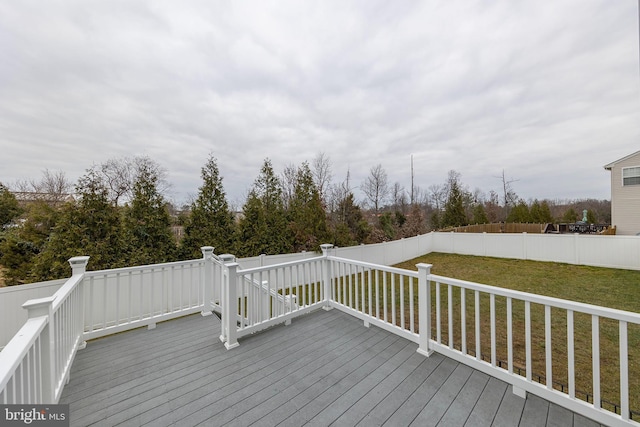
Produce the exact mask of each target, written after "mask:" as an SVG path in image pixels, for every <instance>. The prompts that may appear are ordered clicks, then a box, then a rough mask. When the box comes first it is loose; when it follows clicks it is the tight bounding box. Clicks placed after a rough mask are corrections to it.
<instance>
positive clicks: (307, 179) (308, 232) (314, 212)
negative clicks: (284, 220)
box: [289, 162, 329, 251]
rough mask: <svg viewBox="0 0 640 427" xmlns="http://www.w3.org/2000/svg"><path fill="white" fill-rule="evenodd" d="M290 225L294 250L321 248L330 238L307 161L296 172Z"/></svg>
mask: <svg viewBox="0 0 640 427" xmlns="http://www.w3.org/2000/svg"><path fill="white" fill-rule="evenodd" d="M289 227H290V229H291V232H292V233H293V250H294V251H303V250H307V251H309V250H319V248H320V245H321V244H323V243H326V242H327V241H328V240H329V232H328V228H327V218H326V214H325V211H324V208H323V207H322V201H321V200H320V193H319V192H318V189H317V187H316V185H315V183H314V181H313V175H312V174H311V170H310V169H309V164H308V163H306V162H305V163H303V164H302V166H301V167H300V168H299V169H298V172H297V174H296V182H295V186H294V192H293V197H292V199H291V202H290V207H289Z"/></svg>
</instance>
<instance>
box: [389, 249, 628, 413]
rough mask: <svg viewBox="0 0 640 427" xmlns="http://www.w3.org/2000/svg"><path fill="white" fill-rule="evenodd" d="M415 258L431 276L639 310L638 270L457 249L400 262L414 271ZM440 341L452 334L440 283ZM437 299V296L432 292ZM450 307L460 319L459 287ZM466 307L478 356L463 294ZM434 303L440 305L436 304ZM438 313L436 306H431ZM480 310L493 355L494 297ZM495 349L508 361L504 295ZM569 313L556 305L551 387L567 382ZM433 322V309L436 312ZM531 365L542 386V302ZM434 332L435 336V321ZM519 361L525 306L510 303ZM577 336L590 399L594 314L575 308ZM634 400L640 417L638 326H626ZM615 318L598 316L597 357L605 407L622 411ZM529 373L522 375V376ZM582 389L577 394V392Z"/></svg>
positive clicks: (579, 375) (578, 363)
mask: <svg viewBox="0 0 640 427" xmlns="http://www.w3.org/2000/svg"><path fill="white" fill-rule="evenodd" d="M418 263H428V264H433V268H432V270H431V271H432V273H433V274H437V275H440V276H447V277H452V278H456V279H462V280H468V281H472V282H477V283H481V284H486V285H491V286H498V287H502V288H508V289H514V290H519V291H523V292H530V293H534V294H539V295H546V296H551V297H555V298H561V299H567V300H572V301H579V302H583V303H587V304H594V305H599V306H605V307H610V308H615V309H620V310H626V311H633V312H636V313H640V271H632V270H617V269H608V268H597V267H587V266H576V265H569V264H557V263H548V262H536V261H523V260H513V259H502V258H489V257H475V256H465V255H455V254H443V253H430V254H428V255H425V256H422V257H419V258H416V259H413V260H410V261H407V262H403V263H401V264H398V265H396V267H400V268H405V269H410V270H416V267H415V265H416V264H418ZM442 287H443V289H442V292H441V303H442V309H443V313H442V318H443V324H442V342H443V343H444V344H448V342H449V341H448V339H449V337H448V336H447V335H448V333H447V330H448V325H447V311H446V310H447V307H448V302H447V291H446V286H444V285H443V286H442ZM432 296H433V299H434V300H435V293H434V291H433V290H432ZM452 299H453V304H452V311H453V316H454V319H460V316H461V311H460V300H461V295H460V292H459V290H456V291H455V292H454V294H453V298H452ZM465 301H466V307H467V315H466V331H467V333H466V337H467V343H468V344H467V348H468V353H470V354H474V349H475V336H474V334H475V330H474V327H473V325H474V310H475V307H474V304H475V302H474V295H473V292H466V293H465ZM433 304H435V302H433ZM434 311H435V310H434ZM480 312H481V324H482V327H481V332H480V341H481V352H482V354H483V357H487V356H490V354H491V347H490V339H491V335H490V326H489V325H490V318H489V315H488V313H489V297H488V296H487V295H483V296H482V297H481V299H480ZM496 313H497V315H496V317H497V319H496V325H497V326H496V330H497V333H496V346H497V358H498V359H499V360H503V361H506V360H507V349H506V347H507V345H506V342H507V338H506V299H505V298H501V297H496ZM565 313H566V312H565V311H564V310H558V309H552V312H551V316H552V322H551V323H552V337H553V339H552V349H553V350H552V354H553V357H552V359H553V382H554V387H555V388H557V389H562V388H563V387H565V390H566V384H568V374H567V365H568V363H567V356H566V355H567V319H566V314H565ZM433 316H434V317H433V320H435V314H434V315H433ZM531 316H532V364H533V378H534V379H536V378H537V376H540V381H541V382H543V383H545V381H546V380H545V379H544V374H545V362H544V355H545V339H544V307H543V306H541V305H537V304H532V308H531ZM459 324H460V321H459V320H457V321H456V322H455V323H454V325H457V326H456V328H454V331H453V341H454V345H455V346H456V347H458V348H459V345H460V343H461V331H460V327H459ZM433 328H434V329H433V330H432V336H433V337H435V325H434V326H433ZM513 331H514V333H513V335H514V365H516V366H520V367H521V368H523V371H524V367H525V337H524V335H525V333H524V303H520V302H516V301H514V304H513ZM574 333H575V372H576V375H575V377H576V396H577V397H578V398H580V399H583V400H587V399H588V397H586V396H585V393H592V383H593V381H592V355H591V317H590V316H587V315H582V314H578V313H576V315H575V317H574ZM628 340H629V382H630V390H629V398H630V407H631V410H632V411H634V414H633V419H635V420H638V419H640V375H639V372H640V371H639V369H640V326H639V325H629V328H628ZM618 341H619V340H618V323H617V322H612V321H608V320H603V319H600V348H601V351H600V358H601V363H600V365H601V367H600V369H601V398H602V399H603V400H604V401H605V402H603V407H604V408H606V409H608V410H612V411H614V410H615V411H617V412H618V413H619V407H618V408H616V407H615V406H614V405H616V404H618V403H619V402H620V393H619V381H620V379H619V372H620V371H619V363H618V358H619V357H618V354H619V344H618ZM522 375H524V372H523V374H522ZM579 392H580V393H579Z"/></svg>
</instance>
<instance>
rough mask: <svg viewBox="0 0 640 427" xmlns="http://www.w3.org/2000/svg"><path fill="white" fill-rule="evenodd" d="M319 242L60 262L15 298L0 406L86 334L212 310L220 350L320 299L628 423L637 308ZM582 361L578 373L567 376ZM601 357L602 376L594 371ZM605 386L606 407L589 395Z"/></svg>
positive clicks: (31, 396)
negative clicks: (179, 256)
mask: <svg viewBox="0 0 640 427" xmlns="http://www.w3.org/2000/svg"><path fill="white" fill-rule="evenodd" d="M330 247H331V246H330V245H323V254H322V256H317V257H313V258H305V259H302V260H298V261H293V262H287V263H282V264H277V265H269V266H262V267H256V268H250V269H244V270H243V269H241V268H240V265H239V264H237V263H236V262H235V258H234V257H233V256H232V255H226V256H225V255H221V256H220V257H219V258H218V257H216V256H215V255H213V248H211V247H207V248H203V255H204V256H203V259H201V260H192V261H184V262H178V263H168V264H158V265H153V266H141V267H132V268H125V269H116V270H106V271H99V272H85V271H84V266H85V265H86V262H87V258H86V257H78V258H74V259H72V260H70V262H71V263H72V267H73V270H74V271H73V276H72V277H71V278H70V279H69V280H68V281H67V282H66V283H65V284H64V285H63V286H62V287H61V288H60V289H59V291H58V292H56V294H55V295H54V296H53V297H50V298H43V299H39V300H32V301H29V302H27V303H26V304H25V305H24V306H25V308H27V309H28V310H29V320H28V321H27V323H26V324H25V325H24V326H23V327H22V329H21V330H20V331H19V333H18V334H17V335H16V336H15V337H14V338H13V339H12V340H11V341H10V342H9V344H8V345H7V346H6V348H5V349H4V350H3V351H2V352H1V353H0V403H52V402H53V403H55V402H57V401H58V399H59V397H60V394H61V392H62V389H63V387H64V385H65V383H66V381H68V378H69V372H70V367H71V364H72V362H73V358H74V356H75V353H76V351H77V350H78V349H81V348H82V347H83V345H84V341H85V340H87V339H90V338H95V337H97V336H102V335H107V334H111V333H116V332H119V331H122V330H125V329H130V328H135V327H139V326H144V325H147V326H149V327H150V328H151V327H153V326H155V323H156V322H159V321H163V320H167V319H170V318H173V317H177V316H181V315H185V314H189V313H194V312H197V311H200V312H201V313H202V314H203V315H207V314H210V313H211V312H212V311H220V312H221V324H222V326H221V333H220V339H221V340H222V341H223V342H224V343H225V346H226V347H227V348H228V349H231V348H234V347H236V346H238V338H241V337H243V336H246V335H248V334H251V333H255V332H257V331H259V330H261V329H264V328H267V327H269V326H272V325H275V324H278V323H283V322H284V323H288V322H290V321H291V319H293V318H295V317H296V316H300V315H303V314H305V313H308V312H309V311H311V310H315V309H318V308H321V307H322V308H325V309H332V308H335V309H338V310H341V311H344V312H347V313H349V314H351V315H354V316H356V317H358V318H360V319H362V320H363V322H364V323H365V325H366V326H369V325H376V326H379V327H381V328H384V329H386V330H389V331H391V332H393V333H396V334H398V335H400V336H403V337H405V338H407V339H409V340H411V341H414V342H416V343H417V344H418V351H419V352H420V353H422V354H424V355H426V356H428V355H430V354H431V353H432V352H434V351H436V352H439V353H442V354H444V355H446V356H448V357H451V358H453V359H455V360H458V361H460V362H461V363H465V364H467V365H470V366H472V367H474V368H476V369H479V370H481V371H483V372H486V373H487V374H489V375H492V376H494V377H496V378H498V379H501V380H503V381H505V382H507V383H509V384H512V385H513V388H514V392H515V393H517V394H520V395H523V396H524V395H526V393H525V392H530V393H534V394H536V395H539V396H541V397H543V398H545V399H547V400H549V401H552V402H555V403H556V404H558V405H561V406H563V407H566V408H568V409H570V410H572V411H575V412H579V413H581V414H583V415H586V416H588V417H590V418H592V419H594V420H596V421H598V422H601V423H603V424H607V425H627V426H628V425H635V426H638V425H640V424H638V423H637V422H636V421H634V420H632V419H631V417H630V413H631V411H630V401H631V400H632V398H634V399H636V398H637V397H635V396H629V389H630V386H629V384H630V379H631V378H635V377H636V376H637V375H636V373H635V372H629V367H630V361H633V363H636V364H637V360H638V358H639V357H640V349H638V348H637V343H636V342H635V341H633V342H630V336H631V337H634V338H633V339H634V340H635V339H637V338H636V337H637V336H638V332H640V314H636V313H630V312H624V311H620V310H612V309H607V308H603V307H597V306H592V305H587V304H580V303H576V302H572V301H565V300H559V299H555V298H548V297H543V296H539V295H533V294H528V293H524V292H517V291H511V290H507V289H502V288H496V287H492V286H487V285H481V284H477V283H471V282H466V281H462V280H456V279H451V278H446V277H441V276H436V275H433V274H431V272H430V268H431V266H430V265H426V264H419V265H418V271H409V270H403V269H398V268H393V267H387V266H382V265H376V264H371V263H367V262H362V261H354V260H349V259H345V258H339V257H335V256H330V255H329V248H330ZM585 325H586V326H585ZM585 327H586V328H587V329H588V331H587V337H588V339H584V336H585V332H584V330H583V329H584V328H585ZM611 329H613V330H614V331H613V332H611ZM630 331H632V332H633V333H632V334H630ZM522 337H523V338H522ZM577 337H581V338H580V339H578V338H577ZM561 358H562V359H563V360H560V359H561ZM585 358H588V359H589V361H588V363H587V364H586V366H589V367H590V370H591V372H587V373H585V372H583V371H580V372H578V368H577V367H578V366H579V367H581V369H584V366H585ZM605 362H606V363H605ZM611 364H613V365H614V366H615V371H616V373H615V375H612V374H611V373H610V370H608V368H607V369H603V366H604V367H605V368H606V367H607V366H608V365H611ZM631 366H636V365H631ZM563 367H564V368H563ZM565 368H566V369H565ZM585 375H586V376H587V377H588V379H589V381H588V382H589V384H587V385H585V382H584V380H583V378H584V377H585ZM560 383H565V384H566V387H565V386H559V384H560ZM612 383H613V384H614V385H613V388H615V389H616V390H617V392H616V393H615V396H614V400H616V401H617V402H619V403H617V404H616V407H615V408H610V407H607V406H606V405H603V404H602V402H604V401H605V400H606V399H602V397H603V394H604V393H603V391H605V390H606V394H607V396H610V395H611V389H612V385H611V384H612ZM581 388H582V389H584V388H587V389H588V392H589V394H590V396H592V397H591V400H590V401H588V398H586V399H584V400H583V399H582V397H583V396H581V394H580V390H581ZM616 412H619V414H617V413H616Z"/></svg>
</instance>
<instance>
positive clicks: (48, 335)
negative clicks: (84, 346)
mask: <svg viewBox="0 0 640 427" xmlns="http://www.w3.org/2000/svg"><path fill="white" fill-rule="evenodd" d="M55 299H56V297H55V296H51V297H47V298H38V299H32V300H29V301H27V302H25V303H24V304H23V305H22V308H24V309H26V310H27V312H28V316H29V319H35V318H37V317H42V316H47V326H46V327H45V328H44V329H43V330H42V332H41V333H40V345H41V346H42V348H41V358H42V359H41V361H40V363H41V369H42V372H41V378H42V402H41V403H49V404H55V403H58V402H56V401H55V395H56V393H55V384H56V381H55V347H54V345H55V337H54V333H55V332H54V328H53V327H52V326H51V321H52V320H53V307H52V305H53V301H54V300H55ZM29 403H31V402H29ZM33 403H36V402H33ZM39 403H40V402H39Z"/></svg>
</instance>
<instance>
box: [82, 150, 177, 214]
mask: <svg viewBox="0 0 640 427" xmlns="http://www.w3.org/2000/svg"><path fill="white" fill-rule="evenodd" d="M92 169H93V170H94V171H95V172H96V173H97V174H98V175H99V176H100V177H101V178H102V179H103V180H104V183H105V185H106V186H107V188H108V189H109V199H110V200H111V202H112V203H113V204H114V205H116V206H117V205H118V204H120V203H126V202H127V201H129V200H131V197H132V191H133V185H134V183H135V182H136V180H137V178H138V176H139V174H140V171H142V170H145V171H147V172H149V171H151V172H152V173H153V175H154V176H156V177H157V178H158V184H157V189H158V192H159V193H160V194H162V195H163V196H164V195H166V192H167V190H168V189H169V188H170V185H169V182H168V180H167V170H166V169H165V168H164V167H162V166H161V165H160V164H159V163H157V162H156V161H154V160H153V159H151V158H150V157H148V156H135V157H121V158H114V159H109V160H107V161H106V162H104V163H102V164H100V165H98V166H94V167H93V168H92Z"/></svg>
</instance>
